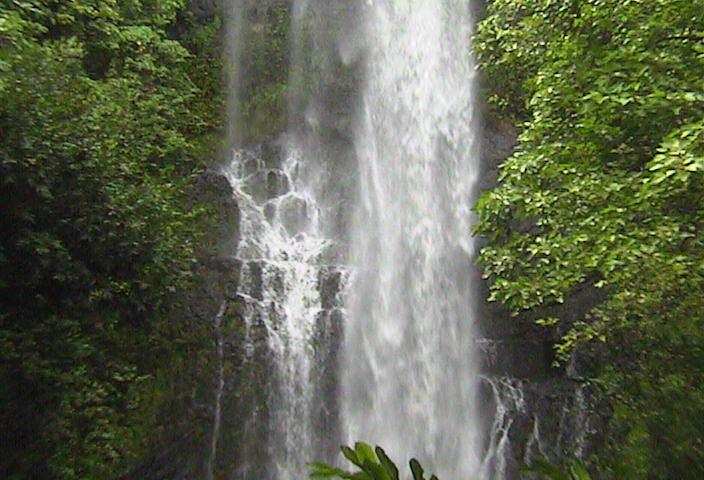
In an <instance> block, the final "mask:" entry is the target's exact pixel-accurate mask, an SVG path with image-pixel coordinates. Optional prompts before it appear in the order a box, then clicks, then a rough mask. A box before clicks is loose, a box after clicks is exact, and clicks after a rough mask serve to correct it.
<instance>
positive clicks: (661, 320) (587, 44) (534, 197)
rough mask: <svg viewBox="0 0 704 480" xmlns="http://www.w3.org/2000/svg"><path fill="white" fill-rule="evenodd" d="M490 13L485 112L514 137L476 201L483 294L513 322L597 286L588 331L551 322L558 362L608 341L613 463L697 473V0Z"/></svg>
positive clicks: (484, 41)
mask: <svg viewBox="0 0 704 480" xmlns="http://www.w3.org/2000/svg"><path fill="white" fill-rule="evenodd" d="M488 13H489V16H488V17H487V19H486V20H485V21H484V22H483V23H482V24H481V25H480V28H479V32H478V35H477V39H476V42H477V50H478V52H479V56H480V60H481V63H482V67H483V69H484V71H485V72H486V74H487V76H488V79H489V82H488V83H489V84H491V89H492V92H491V101H492V102H493V105H494V107H495V108H497V109H498V110H499V111H501V112H503V114H504V115H508V116H510V117H511V118H513V119H514V120H515V121H517V122H521V124H522V127H523V128H522V132H521V136H520V147H519V149H518V151H517V153H516V154H515V155H513V156H512V157H511V158H509V159H508V160H507V161H506V162H505V163H504V165H503V166H502V168H501V175H500V185H499V187H498V188H496V189H494V190H493V191H491V192H488V193H487V194H485V195H484V196H483V197H482V199H481V200H480V202H479V204H478V206H477V209H478V211H479V215H480V222H479V224H478V226H477V229H476V232H477V233H478V234H480V235H484V236H486V237H487V238H488V239H489V241H490V245H489V246H488V247H487V248H485V249H484V250H483V252H482V256H481V260H482V262H483V263H484V265H485V273H486V275H487V277H489V278H490V279H491V290H492V293H491V298H492V299H493V300H497V301H501V302H504V303H506V304H507V305H508V306H509V307H510V309H511V310H512V312H513V313H519V312H520V311H523V310H530V309H539V308H544V307H548V306H551V305H555V304H560V303H562V302H563V301H564V299H565V297H566V296H568V295H570V294H571V292H574V291H575V290H576V289H581V288H585V287H587V288H594V289H600V290H602V292H603V293H604V295H605V297H606V301H605V302H603V303H602V304H600V305H598V306H596V307H595V308H593V309H592V310H591V311H590V313H589V315H588V317H587V318H586V319H585V321H583V322H580V323H576V324H571V325H568V324H564V323H560V324H559V325H558V328H559V329H560V331H561V332H562V333H563V334H564V341H563V343H562V344H561V345H559V346H558V354H559V356H560V358H562V359H565V358H566V357H567V356H568V355H569V354H570V352H571V350H572V349H573V348H574V346H577V345H582V346H584V345H587V344H589V342H594V341H596V342H605V347H606V348H605V349H604V348H602V349H601V350H602V351H604V350H605V352H606V353H605V357H604V358H603V364H604V369H603V371H602V372H601V373H602V375H603V377H604V380H606V382H605V385H607V389H606V391H605V393H606V394H607V395H609V398H610V399H611V401H612V405H613V406H614V409H615V413H616V418H617V420H618V421H619V422H620V423H619V424H620V425H622V428H623V430H624V432H626V433H624V435H625V438H626V442H625V443H624V442H620V441H618V440H614V448H615V449H616V450H618V451H619V452H620V453H619V454H618V455H617V454H614V456H615V457H619V458H621V460H619V461H626V462H627V463H628V464H629V465H630V467H632V468H631V471H634V472H640V473H638V474H637V475H638V476H634V477H633V478H673V479H674V478H677V479H686V478H701V476H702V475H703V474H704V471H703V470H702V468H703V467H702V465H704V449H703V448H702V443H701V440H700V439H701V438H702V437H703V435H702V434H703V433H704V424H702V422H700V421H698V420H697V419H699V418H704V396H703V395H704V394H703V393H702V387H701V385H702V383H701V379H702V375H703V374H704V361H703V360H704V358H703V357H702V351H701V348H700V345H702V340H704V338H702V333H701V332H702V331H703V329H702V327H704V325H703V324H702V321H703V320H704V303H702V302H701V298H703V297H702V294H703V293H704V237H703V236H702V233H701V228H702V225H703V224H704V208H703V207H702V206H703V205H704V202H703V200H704V175H703V174H702V168H703V166H704V123H702V120H701V119H702V118H703V117H704V95H703V94H702V92H703V91H704V83H703V82H702V75H701V73H702V71H704V47H703V46H702V45H704V42H703V40H704V2H702V1H701V0H695V1H683V0H654V1H650V2H643V1H638V0H629V1H621V2H612V1H606V0H584V1H578V2H577V1H572V0H540V1H536V2H523V1H518V0H494V1H493V2H491V3H490V5H489V11H488ZM629 431H630V433H628V432H629ZM604 457H605V458H606V457H607V455H604ZM624 459H625V460H624ZM619 461H616V460H614V461H613V462H611V464H610V465H607V468H616V467H617V466H618V465H616V464H618V462H619ZM614 462H615V463H614Z"/></svg>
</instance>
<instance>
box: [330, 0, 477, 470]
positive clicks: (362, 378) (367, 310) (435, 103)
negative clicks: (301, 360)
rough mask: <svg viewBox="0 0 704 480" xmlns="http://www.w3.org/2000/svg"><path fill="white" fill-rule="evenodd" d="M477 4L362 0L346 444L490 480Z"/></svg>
mask: <svg viewBox="0 0 704 480" xmlns="http://www.w3.org/2000/svg"><path fill="white" fill-rule="evenodd" d="M469 4H470V2H466V1H457V0H433V1H428V0H374V1H373V2H368V8H367V9H366V18H365V22H364V31H363V33H362V35H363V36H364V38H366V39H367V59H366V78H365V80H364V87H363V90H362V99H361V102H362V103H361V106H360V112H359V116H358V123H357V128H356V133H355V150H356V154H357V159H358V162H359V179H360V180H359V196H358V199H357V201H356V205H355V210H356V212H355V218H354V221H353V224H352V229H351V235H350V242H351V247H350V249H351V251H350V264H351V267H352V269H353V271H354V276H353V279H352V281H351V283H350V287H349V292H348V299H347V310H348V312H349V316H348V318H347V324H346V332H345V343H344V359H343V364H342V368H341V376H342V385H343V394H342V397H341V402H342V415H343V421H344V429H345V431H346V432H347V438H348V440H349V441H354V440H362V441H366V442H369V443H371V444H379V445H382V446H384V448H386V449H387V450H388V451H389V453H390V455H391V456H392V458H395V459H399V460H400V461H403V462H406V461H407V460H408V459H409V458H411V457H412V456H416V457H418V458H419V460H420V461H421V463H424V462H425V463H426V464H427V465H428V466H429V468H432V469H434V470H435V471H436V472H437V473H438V474H439V476H440V478H446V479H453V478H457V479H460V478H461V479H485V478H486V476H485V473H484V469H483V468H482V463H483V462H482V458H481V457H482V450H483V446H482V443H483V436H482V434H481V432H482V430H483V425H482V423H481V422H480V421H479V411H478V409H477V401H476V397H477V387H478V382H479V376H478V368H477V361H476V353H475V347H474V337H475V327H474V321H475V318H474V317H475V315H476V314H475V305H474V304H475V301H476V298H475V297H476V296H477V293H476V292H475V290H476V288H475V285H474V283H475V274H474V270H473V255H474V244H473V241H472V238H471V234H470V227H471V221H472V214H471V210H470V207H471V203H472V199H473V187H474V184H475V181H476V179H477V177H478V168H479V167H478V165H479V160H478V148H477V143H478V141H477V137H478V135H477V128H476V115H477V111H476V106H475V103H476V102H475V93H474V89H475V87H474V79H475V76H476V74H475V68H474V64H473V60H472V56H471V44H470V41H471V29H472V12H471V8H470V6H469Z"/></svg>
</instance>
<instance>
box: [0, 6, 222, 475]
mask: <svg viewBox="0 0 704 480" xmlns="http://www.w3.org/2000/svg"><path fill="white" fill-rule="evenodd" d="M182 3H183V2H180V1H166V2H164V1H151V0H149V1H124V2H117V1H115V0H111V1H92V0H71V1H66V2H40V1H10V2H4V3H3V5H2V7H0V105H1V107H0V185H2V187H1V188H2V198H3V202H2V205H1V206H0V222H1V223H2V225H3V236H2V239H0V298H1V299H2V310H0V382H2V387H0V391H1V392H0V400H2V403H3V405H4V408H3V413H2V414H0V437H3V455H2V459H0V476H2V477H3V478H41V479H45V478H47V479H48V478H52V479H53V478H61V479H72V478H80V479H103V478H105V479H107V478H115V476H116V475H117V474H119V473H121V472H122V471H123V470H124V469H125V467H126V466H127V464H128V462H130V461H132V460H134V459H135V458H137V456H139V455H140V454H141V453H143V452H144V450H145V449H146V448H149V447H151V443H152V442H155V441H156V440H157V438H158V436H159V435H160V433H161V432H160V429H159V428H158V427H157V425H158V424H159V422H158V415H159V414H160V413H159V412H160V409H161V407H162V405H163V403H164V401H165V400H164V398H165V395H166V388H167V387H166V386H165V385H164V383H163V382H164V378H163V377H164V376H167V375H172V374H173V372H169V371H168V369H166V368H163V366H161V365H159V361H160V360H159V358H161V359H162V361H165V362H169V361H172V362H173V360H175V358H176V357H177V356H178V355H181V352H178V351H177V350H178V348H179V347H178V345H181V344H182V343H183V342H179V340H181V339H180V335H182V334H183V333H182V332H180V331H179V330H182V331H183V332H187V331H188V329H187V328H185V326H180V328H174V326H173V325H171V322H172V321H173V319H174V316H173V314H172V311H173V307H174V302H175V301H176V298H177V294H178V293H179V292H182V291H183V289H184V288H186V287H187V286H188V285H189V282H190V280H191V277H192V266H193V261H194V253H195V248H196V245H197V242H198V240H199V236H200V235H201V234H202V232H203V231H204V230H206V229H207V228H208V226H209V222H208V220H207V215H206V214H207V211H206V209H205V208H204V207H202V206H197V205H193V201H192V200H191V199H190V188H191V186H190V185H191V179H192V177H193V175H194V174H196V173H197V172H198V171H200V170H201V169H202V164H203V159H202V157H201V156H202V155H203V153H202V151H203V147H202V145H203V140H202V139H203V138H207V136H208V135H211V134H212V131H213V130H214V129H215V128H217V122H218V120H219V119H218V118H217V117H212V116H211V112H212V111H215V110H216V109H217V107H214V106H213V105H212V103H216V104H217V101H218V99H217V96H214V95H212V93H213V92H214V91H215V90H216V87H215V86H214V85H211V84H207V83H206V81H205V80H204V78H205V77H212V76H215V77H216V78H219V76H220V72H219V71H218V70H217V69H216V68H217V64H215V63H213V64H212V65H206V66H203V61H202V60H200V59H199V58H196V57H195V56H194V54H193V53H192V52H191V51H189V48H190V49H195V47H197V46H199V45H200V46H203V45H204V44H206V43H213V42H214V39H213V38H210V36H214V35H215V31H214V30H212V31H210V32H209V33H208V34H206V35H203V36H202V37H201V38H200V40H198V39H194V38H189V39H188V41H185V40H184V41H179V40H176V39H174V38H171V36H170V33H169V32H170V31H172V30H173V25H174V22H175V19H176V15H177V13H178V12H179V9H180V8H181V6H182ZM212 51H213V52H214V51H215V50H214V49H212ZM206 85H207V88H209V89H210V90H208V91H207V93H206ZM173 363H176V362H173ZM162 423H163V422H162ZM5 439H9V440H7V441H8V443H7V444H5V443H4V442H5Z"/></svg>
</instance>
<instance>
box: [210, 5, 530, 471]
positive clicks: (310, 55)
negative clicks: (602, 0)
mask: <svg viewBox="0 0 704 480" xmlns="http://www.w3.org/2000/svg"><path fill="white" fill-rule="evenodd" d="M471 3H472V2H469V1H464V0H462V1H461V0H364V1H363V0H360V1H358V2H356V1H355V2H353V1H352V0H296V1H295V2H294V7H293V18H294V25H293V31H294V38H293V46H292V51H293V54H292V57H293V60H292V66H291V69H292V78H291V85H292V87H291V88H292V92H293V93H292V94H291V99H290V111H289V118H290V119H292V121H291V126H290V127H289V132H288V134H287V135H286V137H285V138H284V139H283V140H281V142H280V146H281V153H280V155H278V157H277V158H274V159H272V158H264V157H265V156H263V155H262V154H261V152H257V151H255V150H252V149H246V148H236V149H235V150H234V152H233V155H232V158H231V161H230V162H229V163H228V164H227V165H226V166H225V167H223V169H222V171H223V173H224V174H225V175H226V177H227V178H228V180H229V182H230V184H231V186H232V189H233V192H234V195H235V197H236V199H237V201H238V205H239V207H240V211H241V225H240V230H241V241H240V244H239V247H238V250H237V255H236V256H237V259H238V260H239V261H241V264H242V267H241V278H240V292H239V296H240V298H241V299H242V302H243V303H244V307H243V312H244V313H243V317H244V321H245V323H246V328H247V331H248V332H249V331H250V330H252V329H253V328H254V327H256V326H262V327H263V330H264V331H265V339H266V343H267V348H268V351H269V356H270V361H271V364H272V371H271V377H272V378H271V379H269V380H268V382H269V383H268V385H269V387H268V388H269V391H268V398H267V400H266V407H267V408H268V409H269V415H268V417H267V418H268V420H267V422H268V424H267V426H266V427H265V428H266V429H267V431H268V437H267V445H266V446H261V447H257V449H258V450H264V453H261V452H259V453H258V455H259V457H258V461H264V462H266V463H267V468H266V472H267V477H270V478H272V479H277V480H293V479H295V478H298V479H299V478H304V477H305V476H306V468H305V464H306V463H307V462H309V461H312V460H326V461H331V459H330V458H328V457H325V456H323V457H322V458H321V455H327V453H323V451H325V452H329V451H332V450H334V446H335V445H336V444H338V443H339V442H340V441H347V442H354V441H356V440H362V441H366V442H369V443H372V444H379V445H382V446H384V447H385V448H386V449H387V451H388V452H389V453H390V455H391V456H392V457H393V458H395V459H398V460H400V461H401V462H405V461H407V459H408V458H410V457H412V456H415V457H418V458H419V459H420V460H421V462H422V463H425V464H427V465H428V466H430V468H432V469H433V470H434V471H435V472H437V473H438V474H439V475H440V478H445V479H448V480H450V479H465V480H502V479H503V471H504V466H503V463H502V460H501V458H500V457H501V455H502V444H501V442H502V441H504V442H505V441H506V438H505V432H506V430H507V429H508V428H509V426H510V421H511V420H510V418H508V417H507V410H506V411H504V410H505V409H504V410H501V409H498V410H497V412H498V413H497V415H498V417H496V418H494V429H493V430H495V431H494V432H491V433H487V432H485V431H488V430H491V427H492V425H491V419H488V420H487V422H486V423H485V422H482V421H481V420H480V417H481V416H480V411H479V407H478V401H477V397H478V388H479V383H480V381H481V377H480V375H479V369H478V367H477V364H478V362H477V358H478V355H477V352H476V351H475V340H476V338H475V337H476V326H475V317H476V305H475V303H476V301H477V295H478V293H477V286H476V280H475V277H476V272H475V271H474V267H473V257H474V254H475V246H474V242H473V239H472V237H471V234H470V228H471V223H472V213H471V205H472V202H473V199H474V195H475V192H474V189H475V183H476V180H477V178H478V175H479V172H478V170H479V160H478V157H479V155H478V134H477V131H478V130H477V118H476V117H477V107H476V99H475V77H476V72H475V66H474V63H473V59H472V55H471V33H472V28H473V18H472V10H471V6H470V5H471ZM237 5H239V6H240V7H241V6H242V5H243V3H241V0H238V2H237ZM350 5H354V8H352V7H350ZM238 8H239V7H238ZM235 10H236V9H235ZM231 23H232V25H238V27H237V28H241V26H240V24H239V23H238V22H231ZM232 38H233V39H236V40H237V41H240V35H235V36H232ZM231 41H233V40H231ZM231 50H232V51H237V49H236V48H231ZM331 52H332V53H331ZM352 70H354V71H355V72H356V73H354V74H350V78H354V79H356V80H358V82H357V83H356V86H355V87H354V88H352V89H351V93H350V92H346V96H345V95H342V94H339V92H338V93H335V92H337V90H339V88H338V87H339V86H338V84H336V83H335V81H336V80H335V76H336V75H337V74H338V73H339V72H340V71H345V72H347V71H352ZM336 72H338V73H336ZM234 76H236V75H235V74H233V75H231V80H230V84H231V85H236V83H237V82H235V81H233V80H232V78H233V77H234ZM302 92H303V93H302ZM331 92H333V93H332V94H331ZM350 96H352V97H350ZM349 98H354V101H353V102H349ZM340 99H343V100H345V99H346V100H347V106H348V107H349V105H350V104H352V105H353V107H352V108H350V109H349V110H350V111H349V112H346V113H344V114H340V115H337V117H336V116H335V114H333V113H335V112H336V111H337V110H339V107H340V102H342V100H340ZM231 103H232V102H231ZM343 103H344V102H343ZM336 109H337V110H336ZM331 112H332V113H331ZM232 116H233V115H231V117H232ZM340 118H342V119H343V120H344V121H340V122H338V123H339V125H338V124H336V121H337V120H339V119H340ZM336 119H337V120H336ZM340 125H342V126H340ZM231 136H233V137H234V136H236V135H231ZM340 138H342V140H340ZM344 158H353V159H354V160H353V161H352V162H351V164H352V165H353V167H351V168H350V162H348V161H344V160H343V159H344ZM350 172H352V174H350ZM350 192H352V193H350ZM341 211H342V212H343V213H342V214H340V212H341ZM342 264H344V266H340V265H342ZM330 272H334V273H335V274H336V276H335V275H332V276H331V275H330ZM347 277H349V280H348V281H343V280H340V279H341V278H343V279H344V278H347ZM330 278H337V281H336V283H335V286H334V288H333V289H332V290H335V291H334V292H333V293H332V295H331V294H330V291H329V290H330V287H329V286H328V287H326V282H328V281H329V279H330ZM326 289H327V290H328V292H327V293H325V292H326ZM331 298H333V300H331ZM334 318H340V319H341V321H342V322H343V323H344V335H343V339H340V338H339V337H340V335H338V336H337V337H338V338H337V339H335V338H334V337H335V335H328V336H326V335H325V334H324V332H325V331H328V330H329V329H330V328H331V325H332V323H331V319H334ZM218 325H219V324H218ZM325 338H327V340H325V341H329V342H332V343H330V345H327V347H325V345H322V344H321V342H323V340H322V339H325ZM255 341H256V340H255V339H252V342H255ZM335 341H337V344H335V343H334V342H335ZM331 345H332V347H331ZM335 345H337V346H338V347H339V348H337V347H335ZM326 348H327V350H329V351H332V350H336V349H337V350H340V352H339V355H337V354H335V355H324V354H322V353H321V352H325V351H326ZM321 362H322V363H326V365H324V367H326V368H323V367H321V365H320V363H321ZM330 376H333V377H334V381H332V382H331V381H330V378H329V377H330ZM324 385H328V386H329V385H332V387H325V386H324ZM492 386H493V387H495V388H494V392H495V393H496V395H497V399H498V400H497V403H498V402H500V401H502V400H501V399H500V398H499V397H500V390H501V389H502V388H503V387H505V385H499V384H496V385H493V384H492ZM506 388H508V387H506ZM506 388H503V390H505V389H506ZM219 391H220V392H222V387H221V389H220V390H219ZM220 395H221V393H220ZM515 400H516V402H518V403H520V401H522V400H521V399H520V398H518V397H517V398H516V399H515ZM217 401H218V402H220V397H219V396H218V397H217ZM518 403H517V404H518ZM218 405H219V403H218ZM335 405H336V406H335ZM218 411H219V410H218ZM321 415H323V416H327V417H328V420H329V421H324V422H321V421H320V416H321ZM492 415H493V413H492ZM218 420H219V419H218ZM497 422H498V423H497ZM332 423H335V424H336V425H337V427H332V426H331V424H332ZM217 433H218V432H217V430H216V431H214V434H213V449H212V452H211V453H212V455H211V460H210V463H209V478H212V464H213V460H212V458H214V456H215V455H216V449H217ZM502 435H503V436H502ZM340 437H342V438H340ZM487 442H488V443H487ZM487 445H489V447H487ZM330 446H333V448H332V449H331V448H329V447H330ZM250 450H252V449H250ZM262 459H264V460H262Z"/></svg>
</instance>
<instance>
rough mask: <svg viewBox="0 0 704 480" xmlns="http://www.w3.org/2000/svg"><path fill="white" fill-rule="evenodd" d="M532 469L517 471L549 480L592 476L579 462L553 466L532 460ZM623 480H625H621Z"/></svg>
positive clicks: (547, 462)
mask: <svg viewBox="0 0 704 480" xmlns="http://www.w3.org/2000/svg"><path fill="white" fill-rule="evenodd" d="M533 463H534V465H533V466H532V467H522V468H520V469H519V471H521V472H524V473H535V474H538V475H542V476H543V477H545V478H549V479H551V480H591V479H592V476H591V475H590V474H589V471H587V469H586V467H585V466H584V465H583V464H582V463H581V462H580V461H579V460H565V461H563V462H561V463H560V465H555V464H554V463H551V462H550V461H548V460H546V459H544V458H534V459H533ZM622 480H625V479H622Z"/></svg>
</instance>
